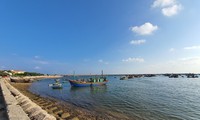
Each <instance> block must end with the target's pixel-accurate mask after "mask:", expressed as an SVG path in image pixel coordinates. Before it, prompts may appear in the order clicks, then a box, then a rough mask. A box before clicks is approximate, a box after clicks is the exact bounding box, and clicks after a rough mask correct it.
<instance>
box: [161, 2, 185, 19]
mask: <svg viewBox="0 0 200 120" xmlns="http://www.w3.org/2000/svg"><path fill="white" fill-rule="evenodd" d="M181 9H182V7H181V5H173V6H170V7H166V8H163V9H162V13H163V15H165V16H168V17H170V16H173V15H176V14H177V13H178V12H179V11H180V10H181Z"/></svg>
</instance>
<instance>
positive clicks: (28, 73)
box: [13, 72, 44, 77]
mask: <svg viewBox="0 0 200 120" xmlns="http://www.w3.org/2000/svg"><path fill="white" fill-rule="evenodd" d="M43 75H44V74H42V73H36V72H24V73H16V74H14V75H13V76H14V77H23V76H43Z"/></svg>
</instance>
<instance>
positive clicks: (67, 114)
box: [61, 113, 70, 119]
mask: <svg viewBox="0 0 200 120" xmlns="http://www.w3.org/2000/svg"><path fill="white" fill-rule="evenodd" d="M69 116H70V114H69V113H63V114H62V115H61V118H63V119H65V118H68V117H69Z"/></svg>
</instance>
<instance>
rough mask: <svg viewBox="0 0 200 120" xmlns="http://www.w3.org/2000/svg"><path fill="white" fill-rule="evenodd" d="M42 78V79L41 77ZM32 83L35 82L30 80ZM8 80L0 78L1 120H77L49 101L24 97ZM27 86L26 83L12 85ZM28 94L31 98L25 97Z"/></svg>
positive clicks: (35, 96) (34, 96)
mask: <svg viewBox="0 0 200 120" xmlns="http://www.w3.org/2000/svg"><path fill="white" fill-rule="evenodd" d="M41 78H43V77H41ZM29 79H32V81H34V80H37V79H34V78H33V77H32V78H29ZM10 80H11V79H10V78H0V118H1V120H79V119H78V117H75V116H71V115H70V113H68V112H66V111H63V110H62V109H59V107H58V106H56V105H55V104H53V103H52V102H51V101H50V100H47V99H42V98H41V97H39V96H37V95H34V94H31V93H30V92H28V91H26V92H25V93H26V95H25V94H23V93H24V92H23V93H22V92H20V91H19V90H18V89H16V88H15V87H14V86H13V85H12V83H11V82H10ZM16 80H17V79H16ZM14 84H27V83H21V80H20V83H14ZM28 94H29V96H30V95H32V97H31V98H29V97H27V95H28Z"/></svg>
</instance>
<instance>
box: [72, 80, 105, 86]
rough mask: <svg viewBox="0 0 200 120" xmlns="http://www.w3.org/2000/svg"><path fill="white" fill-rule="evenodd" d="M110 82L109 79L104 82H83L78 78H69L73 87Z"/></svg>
mask: <svg viewBox="0 0 200 120" xmlns="http://www.w3.org/2000/svg"><path fill="white" fill-rule="evenodd" d="M107 82H108V80H106V81H104V82H81V81H76V80H69V83H70V84H71V86H73V87H89V86H100V85H105V84H106V83H107Z"/></svg>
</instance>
